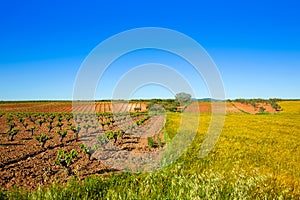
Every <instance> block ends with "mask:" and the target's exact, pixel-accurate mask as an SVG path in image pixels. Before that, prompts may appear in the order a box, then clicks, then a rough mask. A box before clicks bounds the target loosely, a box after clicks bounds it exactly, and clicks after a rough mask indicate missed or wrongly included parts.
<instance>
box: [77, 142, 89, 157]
mask: <svg viewBox="0 0 300 200" xmlns="http://www.w3.org/2000/svg"><path fill="white" fill-rule="evenodd" d="M79 147H80V149H81V150H82V152H83V153H85V154H86V156H87V159H88V160H90V159H91V151H90V149H89V148H87V147H86V146H85V145H84V144H80V146H79Z"/></svg>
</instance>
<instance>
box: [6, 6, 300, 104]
mask: <svg viewBox="0 0 300 200" xmlns="http://www.w3.org/2000/svg"><path fill="white" fill-rule="evenodd" d="M299 10H300V1H298V0H294V1H292V0H286V1H277V0H272V1H256V0H254V1H223V0H220V1H213V0H212V1H201V0H195V1H162V0H160V1H156V0H152V1H130V0H129V1H67V0H66V1H58V0H51V1H21V0H19V1H15V0H11V1H1V3H0V100H32V99H33V100H44V99H72V93H73V85H74V81H75V79H76V75H77V73H78V70H79V69H80V66H81V63H82V62H83V61H84V59H85V57H86V56H88V54H89V53H90V51H91V50H93V49H94V48H95V47H96V46H97V45H98V44H99V43H100V42H102V41H103V40H105V39H107V38H109V37H111V36H112V35H114V34H117V33H119V32H122V31H125V30H128V29H133V28H139V27H164V28H169V29H173V30H176V31H179V32H182V33H184V34H186V35H188V36H189V37H191V38H193V39H194V40H196V41H197V42H198V43H200V44H201V45H202V46H203V47H204V48H205V49H206V51H207V52H208V53H209V55H210V56H211V58H212V59H213V60H214V62H215V63H216V65H217V67H218V69H219V71H220V74H221V76H222V79H223V82H224V87H225V92H226V98H231V99H233V98H273V97H278V98H300V84H299V81H300V12H299ZM136 53H137V54H136V56H135V57H134V59H139V58H141V60H139V63H143V62H149V59H145V60H143V58H145V57H147V55H148V56H149V55H152V56H153V55H156V54H159V52H151V51H144V52H136ZM160 56H161V57H159V56H158V57H156V61H157V62H158V61H159V58H161V59H166V58H167V57H168V55H166V54H164V53H161V54H160ZM129 58H130V56H129ZM127 60H128V59H127ZM121 61H122V59H120V60H119V61H118V62H119V67H120V66H126V64H127V65H128V62H127V63H121ZM150 61H151V59H150ZM169 61H170V60H169ZM134 62H136V61H134ZM170 62H171V63H172V62H173V64H176V61H174V60H173V61H172V60H171V61H170ZM117 69H120V68H117V67H116V69H115V71H112V72H111V75H108V76H106V79H104V80H103V81H102V82H103V83H102V82H100V83H99V87H98V89H97V93H96V98H99V99H104V98H110V94H109V87H108V86H107V85H111V84H112V83H110V81H111V80H114V79H116V78H117V75H119V76H121V75H122V74H121V72H122V70H117ZM123 71H124V70H123ZM183 71H184V70H183ZM108 74H109V72H108ZM113 75H115V77H114V76H113ZM190 76H191V77H189V75H187V77H188V78H191V79H193V74H190ZM110 77H111V79H110ZM191 81H199V85H202V84H203V81H201V80H191ZM103 85H104V86H105V87H104V88H105V89H101V88H102V86H103ZM106 86H107V87H106ZM105 90H106V91H105ZM133 97H136V98H150V97H158V98H159V97H161V98H168V97H170V98H172V97H173V94H172V92H170V91H168V90H167V89H166V88H161V87H159V86H157V85H153V86H147V87H144V88H143V89H140V90H139V91H136V94H135V95H133ZM196 97H198V98H205V97H209V94H208V93H207V91H205V89H203V93H202V92H199V93H197V94H196Z"/></svg>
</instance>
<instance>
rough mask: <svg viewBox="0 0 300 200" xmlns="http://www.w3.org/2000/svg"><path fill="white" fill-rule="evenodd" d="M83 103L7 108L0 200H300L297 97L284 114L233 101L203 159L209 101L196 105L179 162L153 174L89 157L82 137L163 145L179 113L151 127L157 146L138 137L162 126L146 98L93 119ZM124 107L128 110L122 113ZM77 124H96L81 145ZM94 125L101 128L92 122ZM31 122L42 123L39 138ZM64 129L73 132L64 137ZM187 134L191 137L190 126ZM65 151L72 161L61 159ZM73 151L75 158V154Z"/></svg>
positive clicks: (0, 140)
mask: <svg viewBox="0 0 300 200" xmlns="http://www.w3.org/2000/svg"><path fill="white" fill-rule="evenodd" d="M80 103H81V104H82V107H80V106H78V110H76V112H78V115H76V117H74V116H75V115H74V116H73V115H72V114H71V111H72V104H71V102H37V103H36V102H27V103H26V102H23V103H2V104H0V112H1V113H2V114H0V115H1V117H0V133H1V134H0V177H1V178H0V184H1V188H2V190H3V191H4V192H2V193H1V192H0V199H1V198H10V199H32V198H42V199H65V198H78V199H102V198H109V199H125V198H134V199H161V198H162V199H166V198H167V199H178V198H179V199H196V198H204V199H212V198H213V199H215V198H216V199H234V198H237V199H255V198H256V199H299V198H300V148H299V146H300V125H299V120H300V101H279V102H278V104H279V105H280V106H281V108H282V110H281V109H274V108H273V107H272V106H271V105H270V104H266V103H264V102H260V103H257V104H255V105H254V104H252V105H251V104H249V103H243V102H227V103H226V113H227V114H226V119H225V124H224V127H223V131H222V134H221V135H220V138H219V140H218V143H217V144H216V146H215V147H214V149H213V150H212V152H211V153H210V154H209V155H208V156H207V157H205V158H199V157H198V154H199V150H200V147H201V144H202V142H203V140H204V138H205V135H206V132H207V129H208V126H209V123H210V119H211V113H210V112H211V106H210V103H209V102H193V103H191V104H190V105H188V106H187V107H186V108H185V111H186V112H185V113H184V115H188V117H189V119H190V121H191V122H193V120H195V121H196V119H198V116H199V113H197V112H198V111H199V110H200V123H199V125H200V126H199V129H198V131H197V135H196V137H195V138H194V141H193V143H192V144H191V145H190V147H189V149H188V150H187V151H186V152H185V153H184V154H183V155H182V156H181V157H180V158H179V159H178V160H177V161H176V162H175V163H173V164H171V165H170V166H168V167H165V168H163V169H161V170H158V171H154V172H151V173H150V172H148V173H146V172H145V173H130V172H126V173H125V172H118V171H114V170H113V169H111V168H109V167H107V166H105V165H104V164H103V163H102V162H101V161H99V160H97V159H94V158H93V156H91V158H89V153H88V151H87V150H90V151H93V150H94V147H95V146H91V147H89V146H85V147H83V146H81V147H80V145H81V144H82V141H81V140H82V139H84V137H88V134H99V137H98V138H100V139H99V141H98V143H97V144H98V145H101V144H103V141H104V143H105V138H103V137H100V136H101V134H102V136H103V135H105V136H106V139H107V140H109V141H110V142H112V143H114V144H115V145H117V146H118V147H119V148H120V149H123V150H124V151H130V152H150V151H158V150H159V148H161V147H164V145H166V144H165V143H167V140H165V137H167V138H169V139H172V138H173V137H174V136H175V134H176V132H177V131H178V127H179V124H180V119H181V115H182V113H180V112H166V124H165V128H164V129H163V130H159V129H154V130H156V131H157V130H159V131H158V132H157V133H154V134H153V135H152V139H153V141H154V144H153V145H150V144H149V139H148V140H147V138H143V137H136V135H137V134H138V133H140V136H141V135H142V134H143V133H147V130H149V129H151V127H153V126H155V124H156V123H154V121H155V119H156V118H158V116H159V115H149V113H148V112H147V109H146V105H147V103H146V102H130V103H129V104H127V103H124V102H119V103H118V104H115V107H116V108H113V106H114V105H112V104H111V103H110V102H96V105H95V109H96V111H97V113H98V114H97V115H96V116H97V117H96V118H95V117H94V116H90V115H88V114H87V113H88V111H89V110H90V109H91V108H90V106H89V105H86V104H87V103H86V102H80ZM253 105H254V106H253ZM261 107H263V108H264V109H262V108H261ZM112 108H113V109H116V110H118V111H116V112H118V113H119V115H118V116H112V115H111V114H110V112H111V110H112ZM279 110H280V111H279ZM126 111H130V112H131V114H130V115H125V114H122V113H124V112H126ZM196 111H197V112H196ZM79 113H81V114H79ZM52 118H53V119H52ZM129 118H130V119H132V121H130V119H129ZM51 120H52V122H51V123H50V121H51ZM76 120H79V121H80V122H81V123H83V124H82V125H91V126H85V127H86V129H85V128H83V129H81V130H79V140H78V141H76V134H75V133H76V131H73V130H75V129H74V127H76V123H75V121H76ZM129 121H130V122H129ZM59 122H61V123H62V125H61V126H60V125H58V124H60V123H59ZM94 122H97V124H99V126H97V127H94V126H92V124H94ZM12 123H14V124H15V125H14V126H13V125H11V124H12ZM50 124H52V125H53V127H52V128H51V129H50V128H49V127H50ZM133 125H134V127H133V128H132V126H133ZM12 126H13V127H12ZM11 127H12V128H11ZM31 127H35V129H34V131H33V136H32V132H31V131H30V128H31ZM72 127H73V128H72ZM119 127H125V128H123V129H125V130H123V129H120V128H119ZM10 128H11V131H8V130H9V129H10ZM16 129H18V132H17V133H16V135H14V134H13V132H14V131H13V130H16ZM26 130H27V131H26ZM60 130H61V131H60ZM64 130H66V131H67V134H66V136H65V137H61V133H62V132H63V131H64ZM57 131H59V132H60V134H58V133H57ZM122 131H123V132H122ZM182 131H183V132H186V133H187V134H188V131H189V127H188V125H187V126H186V127H185V130H182ZM15 132H16V131H15ZM154 132H155V131H154ZM42 133H44V134H45V135H46V136H47V137H48V138H50V139H48V140H47V141H46V142H45V144H44V146H43V147H42V146H41V142H40V141H38V138H37V136H41V134H42ZM133 133H135V134H133ZM12 135H14V137H13V140H12V141H10V139H11V136H12ZM133 135H134V136H133ZM35 136H36V137H35ZM61 138H62V140H61ZM158 138H160V139H158ZM101 139H102V140H101ZM103 139H104V140H103ZM159 140H160V141H161V142H159ZM61 150H64V151H65V154H66V155H68V156H69V157H68V156H67V157H64V156H60V157H58V155H61V153H59V152H61ZM72 150H75V151H76V152H77V153H78V155H77V156H72V155H73V153H74V151H73V153H72ZM68 159H69V160H70V162H69V164H65V166H64V163H63V161H65V162H66V161H68ZM13 187H21V188H22V190H12V189H13ZM38 188H40V189H38ZM29 190H30V191H31V192H29Z"/></svg>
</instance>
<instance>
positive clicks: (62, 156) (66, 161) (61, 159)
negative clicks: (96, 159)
mask: <svg viewBox="0 0 300 200" xmlns="http://www.w3.org/2000/svg"><path fill="white" fill-rule="evenodd" d="M77 157H78V152H77V151H75V150H74V149H72V150H71V151H70V152H66V151H64V150H62V149H60V150H58V153H57V156H56V160H55V164H58V165H61V166H63V167H65V168H66V169H67V172H68V176H70V175H71V168H70V165H71V164H72V162H73V159H74V158H77Z"/></svg>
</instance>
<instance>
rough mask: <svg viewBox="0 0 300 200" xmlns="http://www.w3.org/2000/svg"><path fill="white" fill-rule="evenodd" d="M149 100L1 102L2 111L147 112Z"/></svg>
mask: <svg viewBox="0 0 300 200" xmlns="http://www.w3.org/2000/svg"><path fill="white" fill-rule="evenodd" d="M146 106H147V102H126V101H103V102H84V101H78V102H74V103H72V102H71V101H66V102H64V101H61V102H51V101H49V102H48V101H45V102H10V103H0V111H1V112H55V113H56V112H61V113H71V112H86V113H90V112H92V111H95V112H97V113H99V112H112V111H113V112H136V111H141V112H145V111H146V110H147V109H146Z"/></svg>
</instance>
